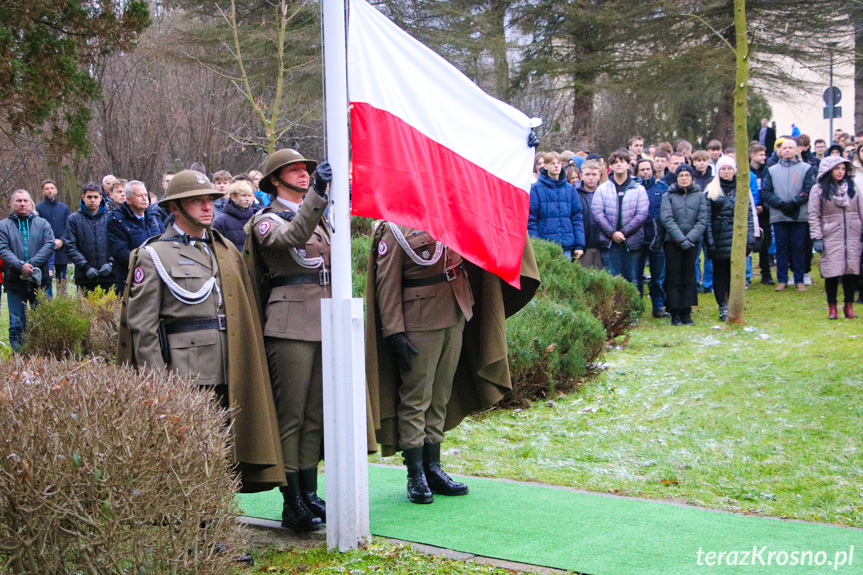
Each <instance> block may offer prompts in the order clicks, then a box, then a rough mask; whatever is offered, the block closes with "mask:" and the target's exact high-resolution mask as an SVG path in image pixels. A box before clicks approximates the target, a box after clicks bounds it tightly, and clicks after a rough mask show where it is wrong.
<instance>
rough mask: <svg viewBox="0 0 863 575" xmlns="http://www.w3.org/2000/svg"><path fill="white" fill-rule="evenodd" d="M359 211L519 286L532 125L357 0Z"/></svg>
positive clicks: (353, 29)
mask: <svg viewBox="0 0 863 575" xmlns="http://www.w3.org/2000/svg"><path fill="white" fill-rule="evenodd" d="M348 95H349V99H350V102H351V150H352V157H353V175H354V177H353V186H352V193H351V198H352V200H351V202H352V204H351V205H352V207H351V210H352V213H353V214H354V215H357V216H366V217H371V218H380V219H385V220H388V221H391V222H394V223H398V224H401V225H406V226H410V227H413V228H417V229H421V230H425V231H427V232H428V233H429V234H431V235H432V236H433V237H434V238H435V239H437V240H439V241H441V242H443V243H445V244H446V245H448V246H450V247H452V248H453V249H454V250H456V251H457V252H458V253H460V254H461V255H463V256H464V257H465V258H467V259H468V260H470V261H471V262H473V263H474V264H476V265H478V266H479V267H481V268H483V269H485V270H488V271H490V272H492V273H494V274H495V275H497V276H499V277H500V278H502V279H503V280H504V281H506V282H507V283H509V284H511V285H513V286H515V287H519V270H520V267H521V256H522V250H523V248H524V242H525V239H526V236H527V215H528V207H529V200H530V195H529V194H530V182H531V174H532V171H533V149H532V148H530V147H528V145H527V140H528V135H529V134H530V125H531V120H530V118H528V117H527V116H526V115H524V114H523V113H521V112H520V111H518V110H516V109H515V108H513V107H512V106H509V105H508V104H505V103H503V102H501V101H499V100H497V99H495V98H492V97H491V96H489V95H488V94H486V93H485V92H483V91H482V90H481V89H480V88H479V87H478V86H477V85H476V84H474V83H473V82H471V81H470V79H468V78H467V77H466V76H465V75H464V74H462V73H461V72H460V71H458V70H457V69H456V68H455V67H454V66H453V65H452V64H450V63H449V62H447V61H446V60H444V59H443V58H441V57H440V56H438V55H437V54H435V53H434V52H433V51H432V50H430V49H429V48H427V47H426V46H424V45H423V44H421V43H420V42H419V41H417V40H416V39H414V38H413V37H411V36H410V35H409V34H407V33H406V32H405V31H403V30H402V29H400V28H399V27H398V26H396V25H395V24H393V23H392V22H391V21H390V20H388V19H387V18H386V17H385V16H384V15H383V14H381V13H380V12H378V11H377V10H376V9H375V8H373V7H372V6H371V5H369V4H368V3H367V2H366V1H365V0H351V2H350V23H349V26H348Z"/></svg>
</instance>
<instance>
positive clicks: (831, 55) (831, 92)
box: [827, 46, 834, 144]
mask: <svg viewBox="0 0 863 575" xmlns="http://www.w3.org/2000/svg"><path fill="white" fill-rule="evenodd" d="M827 100H828V102H827V108H829V110H828V112H827V113H828V114H829V115H830V137H829V138H828V139H827V141H828V142H830V143H831V144H832V143H833V116H834V112H833V106H834V103H833V47H832V46H830V97H829V98H827Z"/></svg>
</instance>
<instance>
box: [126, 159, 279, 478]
mask: <svg viewBox="0 0 863 575" xmlns="http://www.w3.org/2000/svg"><path fill="white" fill-rule="evenodd" d="M221 195H222V194H221V193H220V192H217V191H216V190H214V189H213V185H212V184H211V183H210V181H209V180H208V179H207V177H206V176H205V175H203V174H201V173H199V172H195V171H192V170H185V171H182V172H180V173H179V174H177V175H176V176H175V177H174V178H173V179H172V180H171V182H170V184H169V185H168V192H167V195H166V196H165V198H164V199H163V200H162V201H161V202H159V206H160V207H162V208H164V209H167V210H169V211H170V212H171V213H172V214H173V216H174V223H173V224H172V225H169V226H168V229H167V231H166V232H165V233H164V234H163V235H161V236H156V237H153V238H150V239H149V240H147V242H146V243H145V244H144V245H143V246H142V247H140V248H139V249H137V250H135V251H133V252H132V254H131V255H130V265H129V267H130V270H129V275H128V278H127V282H126V284H127V285H126V290H125V292H124V294H123V302H122V308H121V316H120V342H119V348H118V352H117V361H118V363H129V364H131V365H136V366H145V365H146V366H150V367H154V368H165V369H168V370H170V371H173V372H174V373H176V374H177V375H179V376H181V377H184V378H188V379H189V380H190V381H191V383H193V384H195V385H198V386H201V387H205V388H207V389H211V390H212V391H213V393H214V394H215V396H216V397H217V398H218V400H219V401H220V402H221V404H222V405H223V406H224V407H228V406H231V407H234V408H235V410H236V411H235V412H234V414H233V420H232V427H231V429H232V432H233V435H234V441H233V444H232V454H231V455H232V459H233V462H234V463H235V464H236V466H237V471H238V472H239V473H240V476H241V478H242V490H243V491H246V492H251V491H259V490H265V489H271V488H273V487H275V486H283V485H284V484H285V476H284V468H283V464H282V457H281V455H282V454H281V450H280V449H279V437H278V427H277V424H276V415H275V408H274V404H273V396H272V392H271V390H270V384H269V375H268V372H267V367H266V356H265V352H264V346H263V336H262V333H261V327H260V318H259V312H258V308H257V306H256V305H255V300H254V296H253V291H252V285H251V281H250V278H249V273H248V270H247V268H246V266H245V264H244V262H243V260H242V256H241V255H240V253H239V252H238V251H237V249H236V248H235V247H234V245H233V244H232V243H231V242H230V241H227V240H226V239H225V238H224V237H222V235H221V234H219V233H218V232H216V231H214V230H212V229H211V228H210V225H211V224H212V221H213V200H214V199H215V198H217V197H219V196H221Z"/></svg>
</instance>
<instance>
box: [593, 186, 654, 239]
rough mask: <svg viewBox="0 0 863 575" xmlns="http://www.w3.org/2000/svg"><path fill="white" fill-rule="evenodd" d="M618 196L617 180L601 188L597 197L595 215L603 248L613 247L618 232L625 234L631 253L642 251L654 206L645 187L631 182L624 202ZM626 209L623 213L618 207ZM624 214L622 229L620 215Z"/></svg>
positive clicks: (594, 204)
mask: <svg viewBox="0 0 863 575" xmlns="http://www.w3.org/2000/svg"><path fill="white" fill-rule="evenodd" d="M620 200H621V198H618V196H617V187H616V186H615V185H614V177H613V176H612V177H611V178H609V179H608V180H607V181H606V182H605V183H604V184H600V185H599V186H598V187H597V188H596V192H594V194H593V204H592V205H591V213H592V214H593V219H594V220H596V225H597V226H599V241H600V247H603V248H608V247H611V243H612V239H611V236H612V235H613V234H614V232H616V231H620V232H623V235H624V236H626V245H627V246H628V247H629V249H631V250H637V249H640V248H641V244H642V243H643V241H644V222H646V221H647V212H648V206H649V204H650V202H649V201H648V199H647V192H645V191H644V186H642V185H641V184H639V183H638V182H636V181H635V180H630V181H629V183H628V184H627V186H626V190H625V191H624V193H623V198H622V201H620ZM619 205H621V206H622V207H623V210H622V212H620V210H619V209H618V206H619ZM620 213H622V216H623V217H622V218H620V219H621V222H620V223H621V224H622V225H620V226H618V215H619V214H620Z"/></svg>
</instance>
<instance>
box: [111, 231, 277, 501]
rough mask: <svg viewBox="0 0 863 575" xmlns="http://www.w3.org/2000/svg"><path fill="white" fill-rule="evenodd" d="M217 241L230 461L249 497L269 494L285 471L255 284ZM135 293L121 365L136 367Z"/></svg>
mask: <svg viewBox="0 0 863 575" xmlns="http://www.w3.org/2000/svg"><path fill="white" fill-rule="evenodd" d="M212 238H213V243H212V251H213V254H214V256H215V258H216V262H217V264H218V269H219V278H220V279H221V289H222V293H223V294H225V297H224V306H225V307H224V309H225V319H226V321H227V334H228V352H227V353H228V362H227V363H228V370H227V374H226V378H225V379H226V380H227V384H228V402H229V403H230V405H232V406H235V407H236V413H234V415H233V418H232V422H231V431H232V433H233V439H234V441H233V442H232V446H231V461H232V462H233V463H234V464H236V465H237V470H238V471H239V473H240V476H241V477H242V487H241V491H243V492H246V493H250V492H255V491H263V490H269V489H272V488H273V487H276V486H278V485H286V482H285V467H284V463H283V461H282V449H281V442H280V441H279V428H278V424H277V422H276V408H275V404H274V402H273V392H272V389H271V388H270V374H269V371H268V369H267V356H266V352H265V351H264V336H263V333H262V331H261V324H260V322H259V321H257V318H258V317H259V312H258V308H257V305H256V303H255V298H254V296H253V290H252V281H251V278H250V277H249V272H248V270H247V269H246V266H245V264H244V263H243V260H242V257H241V256H240V253H239V252H238V251H237V250H236V249H235V248H234V245H233V244H232V243H230V242H229V241H228V240H226V239H225V238H224V237H222V235H221V234H219V233H218V232H216V231H213V232H212ZM155 239H156V238H153V240H155ZM153 240H151V241H153ZM138 252H139V250H138V249H136V250H135V251H133V252H132V254H131V256H130V258H129V269H130V271H129V275H128V276H127V278H126V283H127V285H128V284H130V283H131V281H132V278H133V274H134V271H133V270H135V268H136V267H137V265H138V263H137V262H138ZM163 288H164V285H163ZM130 291H131V290H129V289H126V291H125V292H124V293H123V300H122V305H121V308H120V334H119V347H118V349H117V363H118V364H122V363H127V364H130V365H135V366H137V365H141V364H142V363H145V362H144V360H143V359H142V358H140V357H137V355H136V353H135V348H134V346H133V345H132V334H131V332H130V330H129V325H128V321H127V318H128V316H129V307H128V306H129V292H130ZM166 297H173V296H170V295H168V296H166Z"/></svg>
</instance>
